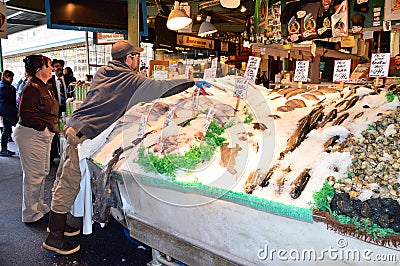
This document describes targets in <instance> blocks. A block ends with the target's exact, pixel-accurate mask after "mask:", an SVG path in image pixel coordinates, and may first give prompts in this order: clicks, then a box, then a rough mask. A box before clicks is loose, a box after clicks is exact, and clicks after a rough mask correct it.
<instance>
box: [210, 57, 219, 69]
mask: <svg viewBox="0 0 400 266" xmlns="http://www.w3.org/2000/svg"><path fill="white" fill-rule="evenodd" d="M217 66H218V57H214V58H213V59H212V60H211V68H212V69H217Z"/></svg>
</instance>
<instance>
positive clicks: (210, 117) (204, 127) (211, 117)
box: [202, 107, 215, 136]
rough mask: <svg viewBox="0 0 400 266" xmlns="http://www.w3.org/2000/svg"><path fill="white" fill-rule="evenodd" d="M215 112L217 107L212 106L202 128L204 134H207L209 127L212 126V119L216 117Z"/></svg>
mask: <svg viewBox="0 0 400 266" xmlns="http://www.w3.org/2000/svg"><path fill="white" fill-rule="evenodd" d="M214 114H215V109H214V107H211V108H210V110H209V111H208V114H207V118H206V121H205V122H204V125H203V129H202V133H203V136H205V135H206V133H207V130H208V127H209V126H210V124H211V121H212V120H213V118H214Z"/></svg>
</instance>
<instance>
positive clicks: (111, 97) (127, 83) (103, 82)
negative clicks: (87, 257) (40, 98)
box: [43, 40, 204, 255]
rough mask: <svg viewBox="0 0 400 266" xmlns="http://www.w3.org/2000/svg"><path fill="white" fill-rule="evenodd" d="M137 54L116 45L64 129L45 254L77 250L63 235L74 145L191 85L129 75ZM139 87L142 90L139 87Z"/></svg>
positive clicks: (76, 172) (74, 176)
mask: <svg viewBox="0 0 400 266" xmlns="http://www.w3.org/2000/svg"><path fill="white" fill-rule="evenodd" d="M142 51H143V48H136V47H134V46H133V44H132V43H131V42H129V41H126V40H124V41H118V42H116V43H115V44H114V45H113V47H112V49H111V56H112V59H113V60H112V61H110V62H108V64H107V65H106V66H102V67H100V68H99V70H98V71H97V72H96V74H95V76H94V79H93V82H92V84H91V86H90V89H89V92H88V94H87V97H86V99H85V100H84V101H83V103H82V104H81V105H80V107H79V108H78V109H77V110H75V111H74V112H73V113H72V116H71V118H70V119H69V120H68V122H67V124H66V126H65V127H64V135H65V139H66V147H65V150H64V152H63V155H62V158H61V161H60V165H59V167H58V170H57V174H56V180H55V181H54V186H53V190H52V191H53V197H52V201H51V211H50V221H49V229H50V233H49V235H48V236H47V238H46V240H45V242H44V243H43V248H45V249H47V250H51V251H54V252H57V253H59V254H62V255H68V254H72V253H75V252H77V251H78V250H79V249H80V245H78V244H71V243H69V242H67V241H66V240H65V239H64V234H63V232H64V228H65V226H66V220H67V213H68V212H69V211H70V210H71V206H72V204H73V203H74V201H75V198H76V196H77V194H78V192H79V184H80V181H81V172H80V169H79V157H78V144H81V143H82V142H84V141H85V140H86V139H93V138H95V137H96V136H98V135H99V134H100V133H101V132H103V131H104V130H105V129H107V128H108V127H109V126H110V125H111V124H112V123H114V122H115V121H116V120H118V119H119V118H120V117H121V116H122V115H123V114H124V113H125V111H126V109H127V108H128V106H132V105H135V104H137V103H139V102H150V101H152V100H154V99H157V98H159V97H167V96H171V95H174V94H176V93H179V92H182V91H184V90H186V89H187V88H188V87H191V86H193V85H194V82H193V81H192V80H186V79H185V80H154V79H150V78H146V77H144V76H142V75H138V74H135V73H134V72H133V70H136V68H137V67H138V65H139V57H140V52H142ZM145 82H146V83H145ZM199 82H200V81H199ZM199 82H198V83H199ZM143 83H145V84H146V85H147V86H141V85H142V84H143ZM203 83H204V81H203ZM203 83H201V85H203ZM144 87H149V88H151V90H146V89H144Z"/></svg>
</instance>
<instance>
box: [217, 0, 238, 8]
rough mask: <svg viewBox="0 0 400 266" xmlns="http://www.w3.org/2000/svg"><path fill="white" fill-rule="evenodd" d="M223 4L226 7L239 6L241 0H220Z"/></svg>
mask: <svg viewBox="0 0 400 266" xmlns="http://www.w3.org/2000/svg"><path fill="white" fill-rule="evenodd" d="M220 3H221V6H223V7H226V8H237V7H238V6H239V5H240V0H220Z"/></svg>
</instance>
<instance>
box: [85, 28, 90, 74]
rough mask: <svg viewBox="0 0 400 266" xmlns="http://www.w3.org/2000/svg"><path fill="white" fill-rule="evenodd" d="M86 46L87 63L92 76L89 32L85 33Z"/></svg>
mask: <svg viewBox="0 0 400 266" xmlns="http://www.w3.org/2000/svg"><path fill="white" fill-rule="evenodd" d="M85 46H86V63H87V68H88V74H90V61H89V60H90V56H89V33H88V32H87V31H85Z"/></svg>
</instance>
